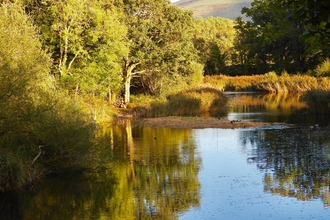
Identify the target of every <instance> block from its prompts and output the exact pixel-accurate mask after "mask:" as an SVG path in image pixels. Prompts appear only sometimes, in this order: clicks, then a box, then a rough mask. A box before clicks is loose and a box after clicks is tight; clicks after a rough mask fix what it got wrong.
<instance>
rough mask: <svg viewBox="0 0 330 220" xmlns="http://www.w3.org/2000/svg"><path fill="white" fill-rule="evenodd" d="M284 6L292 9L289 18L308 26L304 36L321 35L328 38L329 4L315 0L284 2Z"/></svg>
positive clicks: (288, 0)
mask: <svg viewBox="0 0 330 220" xmlns="http://www.w3.org/2000/svg"><path fill="white" fill-rule="evenodd" d="M284 2H285V6H286V7H287V6H288V5H289V6H291V7H293V9H294V11H293V13H291V14H290V16H289V18H291V19H299V20H302V21H304V22H305V23H306V24H308V25H309V26H308V32H307V33H305V34H321V35H323V36H324V37H328V38H329V37H330V14H329V10H330V3H329V1H315V0H300V1H295V0H286V1H284Z"/></svg>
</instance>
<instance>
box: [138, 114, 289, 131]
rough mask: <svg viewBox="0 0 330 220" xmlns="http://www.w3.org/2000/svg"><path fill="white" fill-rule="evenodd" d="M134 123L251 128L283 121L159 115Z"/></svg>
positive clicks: (154, 125)
mask: <svg viewBox="0 0 330 220" xmlns="http://www.w3.org/2000/svg"><path fill="white" fill-rule="evenodd" d="M134 124H135V125H140V126H153V127H168V128H191V129H193V128H224V129H235V128H252V127H265V126H275V125H284V124H283V123H268V122H249V121H239V120H228V119H224V118H211V117H208V118H203V117H174V116H170V117H160V118H142V119H138V120H134Z"/></svg>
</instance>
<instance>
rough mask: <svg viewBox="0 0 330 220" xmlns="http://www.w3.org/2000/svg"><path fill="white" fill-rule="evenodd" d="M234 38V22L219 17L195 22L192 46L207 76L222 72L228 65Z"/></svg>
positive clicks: (200, 19) (199, 19)
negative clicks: (196, 51)
mask: <svg viewBox="0 0 330 220" xmlns="http://www.w3.org/2000/svg"><path fill="white" fill-rule="evenodd" d="M234 38H235V29H234V22H233V21H231V20H229V19H225V18H220V17H217V18H215V17H209V18H198V19H196V20H195V34H194V45H195V48H196V49H197V50H198V55H199V59H200V62H201V63H203V64H204V72H205V74H207V75H213V74H219V73H220V72H224V70H225V67H226V65H229V64H230V60H229V59H230V56H231V54H232V53H233V43H234Z"/></svg>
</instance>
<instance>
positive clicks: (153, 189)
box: [0, 121, 201, 220]
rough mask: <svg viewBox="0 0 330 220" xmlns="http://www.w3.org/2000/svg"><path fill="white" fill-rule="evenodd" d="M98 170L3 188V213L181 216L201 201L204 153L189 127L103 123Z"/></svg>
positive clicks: (57, 216) (7, 216)
mask: <svg viewBox="0 0 330 220" xmlns="http://www.w3.org/2000/svg"><path fill="white" fill-rule="evenodd" d="M96 137H97V140H98V145H97V146H98V147H97V149H95V160H96V161H97V162H96V163H95V165H93V167H92V170H93V172H87V173H85V174H82V175H72V176H65V175H61V176H54V177H49V178H47V179H46V180H45V181H43V182H42V183H40V184H37V185H35V186H34V187H33V188H32V190H29V191H18V192H13V193H7V194H2V195H1V197H0V214H1V219H15V220H16V219H24V220H29V219H49V220H51V219H67V220H69V219H116V220H117V219H119V220H120V219H125V220H129V219H177V218H178V214H180V213H182V212H183V211H185V210H188V209H190V208H191V207H196V206H199V205H200V194H199V190H200V184H199V181H198V176H197V175H198V172H199V167H200V165H201V159H200V157H199V156H198V155H197V154H196V152H195V148H196V147H195V143H194V142H193V138H191V135H190V131H189V130H179V129H178V130H176V129H167V128H151V127H133V126H132V125H131V124H130V122H129V121H128V122H127V123H125V124H123V125H117V126H113V127H110V128H109V127H107V128H100V130H99V132H98V133H97V134H96Z"/></svg>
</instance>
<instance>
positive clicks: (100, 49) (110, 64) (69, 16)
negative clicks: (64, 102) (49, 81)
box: [26, 0, 127, 96]
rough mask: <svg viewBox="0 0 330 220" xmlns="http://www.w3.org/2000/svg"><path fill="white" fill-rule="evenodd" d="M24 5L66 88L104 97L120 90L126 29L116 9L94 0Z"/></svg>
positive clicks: (54, 71)
mask: <svg viewBox="0 0 330 220" xmlns="http://www.w3.org/2000/svg"><path fill="white" fill-rule="evenodd" d="M26 8H27V10H28V11H29V13H30V14H32V15H33V17H34V20H35V22H36V24H37V25H38V26H39V27H40V28H41V31H42V36H43V42H44V46H45V48H46V49H47V50H49V51H51V52H52V58H53V59H54V67H55V69H54V70H53V74H55V75H58V76H59V78H60V80H61V81H62V82H63V83H64V85H65V87H66V88H67V89H70V90H73V91H75V93H76V94H77V93H78V92H87V93H92V94H98V95H103V96H104V95H106V94H107V92H108V91H109V90H119V87H120V86H119V85H120V83H121V75H120V72H121V66H120V63H119V60H121V57H122V55H123V54H125V53H127V47H126V43H125V40H124V39H125V36H126V31H127V29H126V27H125V25H124V24H122V22H121V12H120V11H119V10H118V8H116V7H114V6H113V5H112V4H111V3H108V2H107V1H96V0H95V1H85V0H69V1H62V0H60V1H49V0H46V1H32V2H31V3H30V4H28V5H27V7H26Z"/></svg>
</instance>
